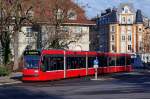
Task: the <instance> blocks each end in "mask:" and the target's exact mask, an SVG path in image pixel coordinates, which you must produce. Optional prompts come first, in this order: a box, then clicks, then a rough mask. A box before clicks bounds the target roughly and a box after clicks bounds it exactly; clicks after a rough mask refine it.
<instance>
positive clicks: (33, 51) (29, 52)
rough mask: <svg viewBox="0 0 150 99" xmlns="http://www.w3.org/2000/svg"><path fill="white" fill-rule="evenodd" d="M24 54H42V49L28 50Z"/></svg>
mask: <svg viewBox="0 0 150 99" xmlns="http://www.w3.org/2000/svg"><path fill="white" fill-rule="evenodd" d="M24 55H40V51H36V50H28V51H25V52H24Z"/></svg>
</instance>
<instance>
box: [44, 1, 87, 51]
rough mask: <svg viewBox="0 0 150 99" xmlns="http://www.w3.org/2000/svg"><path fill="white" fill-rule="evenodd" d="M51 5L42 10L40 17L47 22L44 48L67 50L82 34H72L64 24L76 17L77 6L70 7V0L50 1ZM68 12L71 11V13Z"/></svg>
mask: <svg viewBox="0 0 150 99" xmlns="http://www.w3.org/2000/svg"><path fill="white" fill-rule="evenodd" d="M50 1H51V4H50V5H48V6H47V7H46V8H45V7H43V8H42V7H41V8H42V15H44V16H43V17H45V18H46V20H47V25H45V29H44V30H45V31H44V32H45V38H46V39H44V40H43V47H44V48H55V49H68V48H69V45H70V44H71V43H74V42H77V41H79V39H80V38H81V37H82V36H83V35H85V34H84V33H73V32H72V31H71V29H70V27H69V26H68V25H67V24H65V23H67V22H68V19H69V17H70V16H71V15H72V16H75V17H76V14H77V12H76V10H77V7H78V6H77V5H70V4H71V2H72V1H70V0H68V1H67V0H50ZM69 11H72V13H71V12H70V13H69Z"/></svg>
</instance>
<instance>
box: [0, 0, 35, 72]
mask: <svg viewBox="0 0 150 99" xmlns="http://www.w3.org/2000/svg"><path fill="white" fill-rule="evenodd" d="M8 6H9V7H8ZM30 10H32V6H26V7H25V5H24V0H1V15H3V17H1V33H2V34H3V31H4V30H7V31H9V33H10V34H9V35H10V37H11V41H12V42H13V48H14V50H13V51H14V66H13V70H17V69H18V62H19V55H18V51H19V50H18V48H19V41H18V40H19V33H20V32H21V28H22V27H23V26H24V25H27V24H31V19H30V16H29V11H30ZM6 27H7V28H6Z"/></svg>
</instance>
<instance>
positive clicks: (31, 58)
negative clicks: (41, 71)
mask: <svg viewBox="0 0 150 99" xmlns="http://www.w3.org/2000/svg"><path fill="white" fill-rule="evenodd" d="M39 61H40V56H39V55H26V56H24V62H25V63H24V67H25V68H27V69H38V68H39Z"/></svg>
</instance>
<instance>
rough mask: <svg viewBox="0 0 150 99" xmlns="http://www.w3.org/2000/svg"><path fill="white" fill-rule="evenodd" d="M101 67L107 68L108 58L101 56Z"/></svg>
mask: <svg viewBox="0 0 150 99" xmlns="http://www.w3.org/2000/svg"><path fill="white" fill-rule="evenodd" d="M98 60H99V67H105V66H107V57H106V56H99V57H98Z"/></svg>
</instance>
